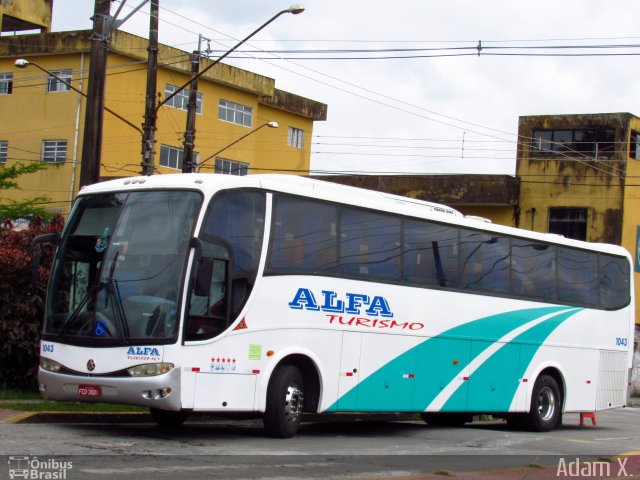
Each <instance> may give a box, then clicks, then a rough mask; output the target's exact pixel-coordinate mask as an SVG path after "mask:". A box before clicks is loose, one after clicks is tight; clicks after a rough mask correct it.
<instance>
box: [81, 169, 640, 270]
mask: <svg viewBox="0 0 640 480" xmlns="http://www.w3.org/2000/svg"><path fill="white" fill-rule="evenodd" d="M169 188H179V189H183V188H184V189H196V190H200V191H202V192H203V193H205V195H207V194H208V195H212V194H213V193H215V192H216V191H218V190H220V189H228V188H262V189H265V190H268V191H277V192H283V193H290V194H293V195H301V196H305V197H310V198H315V199H319V200H325V201H330V202H336V203H341V204H345V205H353V206H359V207H363V208H371V209H374V210H381V211H386V212H392V213H397V214H400V215H406V216H411V217H417V218H424V219H430V220H434V221H439V222H445V223H452V224H455V225H459V226H464V227H469V228H473V229H479V230H484V231H486V232H495V233H501V234H504V235H511V236H516V237H522V238H528V239H531V240H538V241H541V242H549V243H555V244H560V245H567V246H572V247H576V248H588V249H590V250H599V251H602V252H607V253H612V254H616V255H624V256H627V257H629V258H630V255H629V253H628V252H627V250H626V249H624V248H623V247H620V246H617V245H610V244H602V243H590V242H583V241H580V240H573V239H569V238H565V237H563V236H561V235H556V234H550V233H540V232H534V231H530V230H523V229H519V228H514V227H508V226H504V225H499V224H495V223H488V222H486V221H485V219H482V218H479V217H473V216H471V217H465V216H464V215H463V214H462V213H460V212H459V211H458V210H455V209H454V208H451V207H449V206H447V205H442V204H439V203H433V202H427V201H424V200H417V199H413V198H409V197H402V196H399V195H393V194H388V193H384V192H378V191H375V190H366V189H362V188H358V187H351V186H347V185H341V184H337V183H333V182H327V181H323V180H318V179H315V178H309V177H303V176H297V175H283V174H256V175H245V176H236V175H221V174H211V173H183V174H168V175H151V176H139V177H126V178H121V179H117V180H109V181H106V182H101V183H96V184H93V185H88V186H86V187H83V188H82V189H81V191H80V192H79V195H82V196H84V195H89V194H93V193H106V192H116V191H127V190H146V189H169Z"/></svg>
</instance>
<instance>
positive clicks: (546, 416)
mask: <svg viewBox="0 0 640 480" xmlns="http://www.w3.org/2000/svg"><path fill="white" fill-rule="evenodd" d="M555 411H556V397H555V395H554V394H553V390H551V389H550V388H549V387H544V388H543V389H542V390H540V395H539V396H538V416H539V417H540V419H541V420H544V421H545V422H548V421H549V420H551V418H553V414H554V413H555Z"/></svg>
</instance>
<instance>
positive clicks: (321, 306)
mask: <svg viewBox="0 0 640 480" xmlns="http://www.w3.org/2000/svg"><path fill="white" fill-rule="evenodd" d="M289 308H292V309H294V310H312V311H316V312H317V311H322V312H330V313H346V314H349V315H369V316H374V317H385V318H392V317H393V312H392V311H391V309H390V308H389V302H388V301H387V299H386V298H384V297H380V296H374V297H370V296H369V295H365V294H363V293H346V294H345V298H344V299H340V298H338V294H337V293H336V292H334V291H332V290H322V301H321V302H318V301H317V300H316V297H315V295H314V294H313V292H312V291H311V290H309V289H308V288H299V289H298V291H297V292H296V294H295V296H294V297H293V300H291V302H289Z"/></svg>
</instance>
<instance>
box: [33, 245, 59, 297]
mask: <svg viewBox="0 0 640 480" xmlns="http://www.w3.org/2000/svg"><path fill="white" fill-rule="evenodd" d="M59 242H60V234H59V233H45V234H43V235H38V236H37V237H33V240H31V244H30V245H29V256H30V257H31V287H32V288H33V289H34V290H35V289H36V287H37V286H38V270H39V269H40V259H41V257H42V251H41V250H40V248H38V250H37V251H36V252H35V254H34V249H35V246H36V245H38V244H40V243H53V244H54V245H58V243H59Z"/></svg>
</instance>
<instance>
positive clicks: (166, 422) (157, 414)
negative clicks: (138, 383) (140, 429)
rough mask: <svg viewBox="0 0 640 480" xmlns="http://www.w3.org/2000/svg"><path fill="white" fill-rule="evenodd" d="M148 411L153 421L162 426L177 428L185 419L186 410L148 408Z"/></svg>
mask: <svg viewBox="0 0 640 480" xmlns="http://www.w3.org/2000/svg"><path fill="white" fill-rule="evenodd" d="M149 413H150V414H151V418H152V419H153V421H154V422H156V423H157V424H158V426H159V427H162V428H178V427H179V426H180V425H182V424H183V423H184V422H185V420H186V419H187V412H172V411H169V410H160V409H158V408H149Z"/></svg>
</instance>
